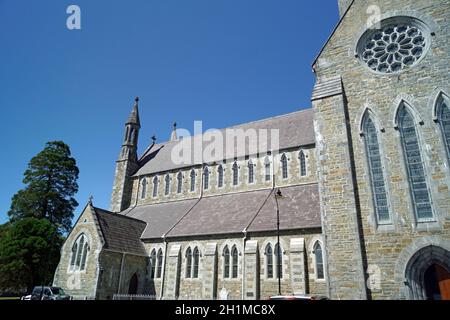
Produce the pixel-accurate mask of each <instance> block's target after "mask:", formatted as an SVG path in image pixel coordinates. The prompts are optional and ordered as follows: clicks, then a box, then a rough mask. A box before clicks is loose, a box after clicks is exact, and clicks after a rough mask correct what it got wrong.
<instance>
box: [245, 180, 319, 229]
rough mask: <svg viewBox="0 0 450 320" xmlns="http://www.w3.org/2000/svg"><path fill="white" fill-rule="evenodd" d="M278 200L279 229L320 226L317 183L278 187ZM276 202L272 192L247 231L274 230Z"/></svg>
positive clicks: (275, 225) (275, 226)
mask: <svg viewBox="0 0 450 320" xmlns="http://www.w3.org/2000/svg"><path fill="white" fill-rule="evenodd" d="M280 190H281V194H282V196H283V199H280V200H278V206H279V212H280V230H291V229H307V228H320V227H321V219H320V202H319V188H318V185H317V184H310V185H301V186H293V187H285V188H280ZM276 212H277V207H276V202H275V196H274V193H273V192H272V194H271V196H270V197H269V199H268V201H266V203H265V204H264V206H263V207H262V208H261V210H260V212H259V213H258V215H257V216H256V218H255V220H253V221H252V223H251V225H250V226H249V228H248V231H249V232H256V231H271V230H276V228H277V224H276V222H277V221H276Z"/></svg>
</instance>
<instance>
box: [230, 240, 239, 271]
mask: <svg viewBox="0 0 450 320" xmlns="http://www.w3.org/2000/svg"><path fill="white" fill-rule="evenodd" d="M238 256H239V253H238V250H237V248H236V246H233V248H232V249H231V261H232V266H233V269H232V273H231V277H232V278H237V277H238V259H239V257H238Z"/></svg>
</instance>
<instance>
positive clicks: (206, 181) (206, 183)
mask: <svg viewBox="0 0 450 320" xmlns="http://www.w3.org/2000/svg"><path fill="white" fill-rule="evenodd" d="M203 189H205V190H208V189H209V169H208V167H205V169H204V170H203Z"/></svg>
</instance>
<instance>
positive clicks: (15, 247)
mask: <svg viewBox="0 0 450 320" xmlns="http://www.w3.org/2000/svg"><path fill="white" fill-rule="evenodd" d="M62 243H63V238H62V237H61V235H60V233H59V232H58V229H57V228H56V227H55V226H54V225H52V224H51V223H50V221H48V220H47V219H38V218H33V217H28V218H23V219H21V220H18V221H16V222H15V223H13V224H11V225H10V226H9V228H8V229H7V231H6V232H5V233H4V234H3V236H2V237H1V238H0V288H2V289H4V290H5V289H6V290H12V291H16V292H20V291H21V290H23V289H27V290H28V291H30V290H31V289H32V287H33V286H34V285H38V284H50V283H51V282H52V278H53V273H54V271H55V268H56V266H57V264H58V261H59V258H60V248H61V245H62Z"/></svg>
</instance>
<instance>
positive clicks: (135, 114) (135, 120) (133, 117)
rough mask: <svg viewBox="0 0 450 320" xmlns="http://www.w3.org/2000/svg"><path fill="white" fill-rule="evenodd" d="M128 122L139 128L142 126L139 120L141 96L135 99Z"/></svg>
mask: <svg viewBox="0 0 450 320" xmlns="http://www.w3.org/2000/svg"><path fill="white" fill-rule="evenodd" d="M126 124H134V125H137V126H138V127H139V128H140V127H141V121H140V120H139V97H136V98H135V99H134V106H133V110H132V111H131V113H130V116H129V117H128V121H127V123H126Z"/></svg>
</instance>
